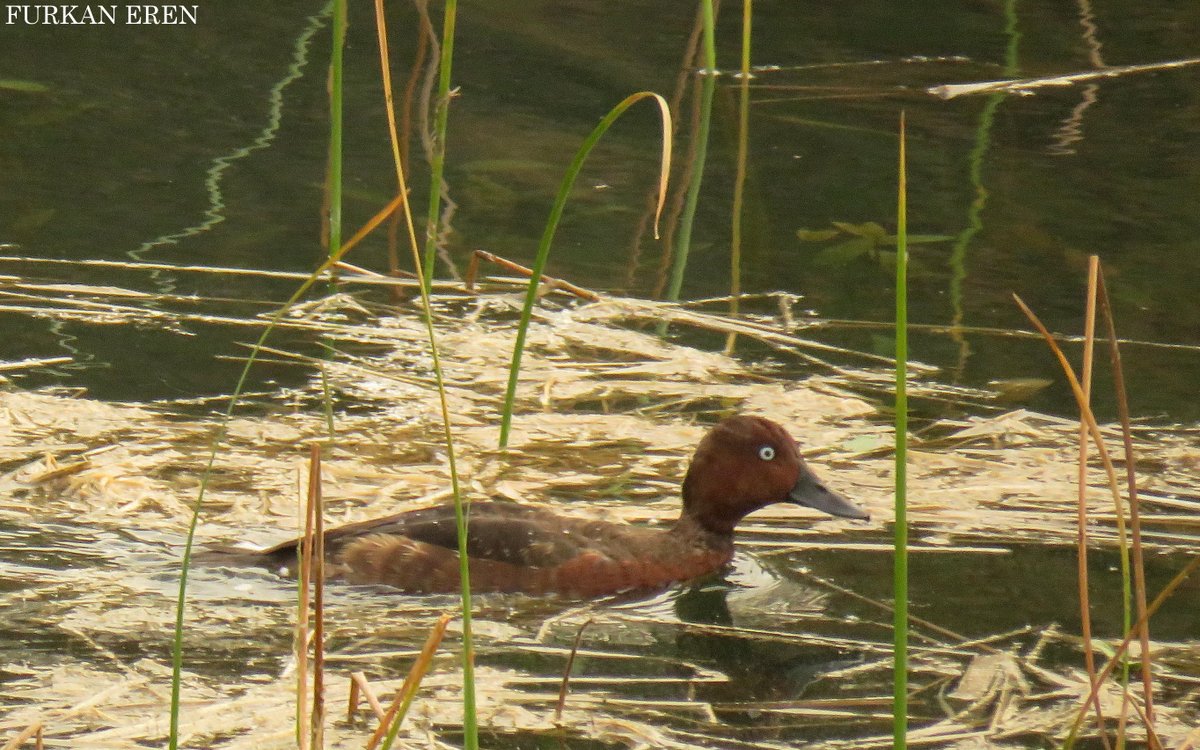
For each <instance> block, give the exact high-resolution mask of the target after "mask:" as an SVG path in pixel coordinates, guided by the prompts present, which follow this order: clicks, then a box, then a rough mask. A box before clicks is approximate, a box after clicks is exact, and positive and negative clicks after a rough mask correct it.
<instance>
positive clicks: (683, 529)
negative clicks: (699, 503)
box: [669, 512, 733, 552]
mask: <svg viewBox="0 0 1200 750" xmlns="http://www.w3.org/2000/svg"><path fill="white" fill-rule="evenodd" d="M669 533H670V534H671V535H672V536H674V537H675V538H676V539H679V540H680V541H683V542H686V543H688V544H690V545H695V546H699V547H704V548H705V549H711V550H722V551H725V550H728V551H729V552H732V551H733V531H732V530H729V531H713V530H711V529H709V528H707V527H705V526H704V524H702V523H700V520H699V519H697V518H696V517H695V516H693V515H692V514H690V513H686V512H685V513H683V514H682V515H681V516H679V520H678V521H676V522H675V525H674V526H672V527H671V530H670V532H669Z"/></svg>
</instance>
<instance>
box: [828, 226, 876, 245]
mask: <svg viewBox="0 0 1200 750" xmlns="http://www.w3.org/2000/svg"><path fill="white" fill-rule="evenodd" d="M833 225H834V226H835V227H837V228H838V229H840V230H842V231H843V232H845V233H846V234H853V235H855V236H856V237H865V238H867V239H869V240H871V241H872V242H874V243H875V244H879V243H880V242H882V241H883V240H884V239H886V238H887V236H888V233H887V230H886V229H884V228H883V227H881V226H879V225H878V224H876V223H875V222H873V221H868V222H864V223H862V224H849V223H847V222H844V221H835V222H833Z"/></svg>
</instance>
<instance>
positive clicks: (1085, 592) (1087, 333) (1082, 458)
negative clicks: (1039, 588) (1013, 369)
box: [1075, 255, 1125, 750]
mask: <svg viewBox="0 0 1200 750" xmlns="http://www.w3.org/2000/svg"><path fill="white" fill-rule="evenodd" d="M1098 272H1099V263H1098V260H1097V257H1096V256H1095V255H1093V256H1091V257H1090V258H1089V259H1088V285H1087V302H1086V305H1085V308H1086V309H1085V312H1084V318H1083V373H1082V375H1081V378H1080V379H1081V381H1082V382H1081V384H1080V385H1081V387H1082V390H1083V400H1084V401H1085V402H1087V403H1089V404H1090V403H1091V398H1092V369H1093V365H1094V363H1095V358H1094V354H1095V344H1096V286H1097V276H1098ZM1087 446H1088V428H1087V423H1086V422H1085V421H1084V419H1083V418H1082V417H1081V418H1080V420H1079V463H1078V467H1077V473H1076V502H1077V504H1078V519H1079V522H1078V528H1077V533H1078V541H1077V544H1076V555H1075V559H1076V561H1077V566H1078V567H1077V570H1076V577H1077V580H1078V583H1079V629H1080V637H1081V638H1082V639H1083V663H1084V666H1085V668H1086V669H1087V675H1088V684H1089V685H1095V684H1096V657H1095V654H1094V653H1093V651H1092V603H1091V596H1090V593H1091V592H1090V591H1089V586H1088V547H1087V545H1088V510H1087V488H1088V484H1087V452H1088V451H1087ZM1092 707H1093V709H1094V710H1095V712H1096V725H1097V726H1098V727H1099V733H1100V740H1101V741H1102V742H1103V743H1104V748H1105V750H1112V745H1111V744H1110V743H1109V741H1108V733H1107V732H1106V731H1105V729H1104V711H1103V709H1102V708H1101V706H1100V696H1099V694H1097V695H1096V700H1095V701H1093V706H1092ZM1124 716H1125V713H1124V711H1122V712H1121V721H1122V725H1123V724H1124Z"/></svg>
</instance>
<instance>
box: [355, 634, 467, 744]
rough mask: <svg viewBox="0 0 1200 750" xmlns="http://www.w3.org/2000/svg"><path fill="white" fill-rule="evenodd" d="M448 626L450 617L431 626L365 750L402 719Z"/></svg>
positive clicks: (376, 742) (377, 741)
mask: <svg viewBox="0 0 1200 750" xmlns="http://www.w3.org/2000/svg"><path fill="white" fill-rule="evenodd" d="M448 624H450V615H442V616H441V617H439V618H438V621H437V622H435V623H434V624H433V628H432V629H431V630H430V631H429V637H428V638H426V639H425V645H424V646H422V647H421V653H420V654H418V655H417V659H416V661H414V662H413V665H412V668H411V669H409V670H408V676H407V677H405V678H404V684H403V685H401V686H400V688H399V689H398V690H397V691H396V697H395V698H393V699H392V705H390V706H388V710H387V713H386V714H385V715H384V716H383V718H382V719H381V720H380V722H379V726H378V727H376V729H375V733H374V734H372V735H371V739H370V740H369V741H368V742H367V750H374V749H375V746H376V745H378V744H379V741H380V740H382V739H383V737H384V735H386V734H387V733H388V730H389V729H390V728H391V725H392V722H393V721H400V720H401V719H403V718H404V716H403V714H400V711H401V709H404V711H405V712H406V713H407V711H408V705H409V704H410V703H411V702H412V699H413V696H415V695H416V694H417V688H419V687H420V686H421V680H422V679H424V677H425V673H426V672H428V671H429V664H430V662H432V661H433V655H434V653H435V652H437V649H438V646H440V645H441V644H442V638H443V637H445V635H446V626H447V625H448ZM397 714H400V716H399V718H397Z"/></svg>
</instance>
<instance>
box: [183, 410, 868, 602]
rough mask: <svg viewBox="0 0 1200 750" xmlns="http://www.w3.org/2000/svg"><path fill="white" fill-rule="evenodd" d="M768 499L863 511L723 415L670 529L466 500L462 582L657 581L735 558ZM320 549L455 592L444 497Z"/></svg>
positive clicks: (396, 581)
mask: <svg viewBox="0 0 1200 750" xmlns="http://www.w3.org/2000/svg"><path fill="white" fill-rule="evenodd" d="M774 503H794V504H797V505H804V506H807V507H809V508H815V509H817V510H820V511H823V512H825V513H828V514H830V515H834V516H841V517H845V518H854V519H859V520H863V521H866V520H869V518H870V516H869V515H868V514H867V512H866V511H865V510H863V509H862V508H861V507H859V506H858V505H856V504H854V503H853V502H851V501H850V500H848V499H846V498H845V497H843V496H842V495H840V494H839V493H837V492H835V491H833V490H831V489H829V488H828V487H826V486H825V484H824V483H823V482H822V481H821V480H820V479H818V478H817V476H816V475H815V474H814V473H813V472H812V470H811V469H809V468H808V465H807V464H806V463H805V462H804V459H803V458H801V456H800V450H799V447H798V446H797V444H796V441H795V440H794V439H792V437H791V435H789V434H788V433H787V431H786V430H784V428H783V427H781V426H779V425H778V424H776V423H775V422H772V421H771V420H769V419H764V418H762V417H750V416H736V417H730V418H728V419H726V420H724V421H722V422H721V423H720V424H718V425H716V426H715V427H713V428H712V429H711V430H710V431H709V432H708V434H706V435H705V436H704V438H703V439H702V440H701V441H700V445H699V446H698V447H697V448H696V453H695V455H694V456H693V457H692V463H691V465H690V466H689V467H688V471H687V476H686V477H684V480H683V512H682V513H681V514H680V516H679V520H678V521H676V522H675V524H674V525H673V526H671V527H669V528H665V529H649V528H642V527H638V526H630V525H628V524H624V523H613V522H611V521H596V520H587V519H583V518H572V517H569V516H561V515H558V514H556V513H554V512H552V511H550V510H548V509H546V508H541V507H527V506H523V505H516V504H513V503H507V502H475V503H471V505H470V516H469V517H470V526H469V533H468V539H467V554H468V555H469V556H470V567H471V589H472V590H473V591H477V592H524V593H528V594H559V595H563V596H568V597H578V598H589V597H594V596H601V595H605V594H613V593H617V592H622V591H639V590H654V589H661V588H664V587H666V586H668V585H670V584H672V583H675V582H677V581H686V580H689V579H692V578H696V577H699V576H703V575H706V574H708V573H712V572H713V571H716V570H718V569H720V568H721V567H722V566H724V565H726V564H727V563H728V562H729V561H730V559H731V558H732V557H733V530H734V527H736V526H737V525H738V523H739V522H740V521H741V520H742V518H744V517H745V516H746V515H747V514H749V513H752V512H754V511H756V510H758V509H759V508H762V507H765V506H767V505H771V504H774ZM299 542H300V540H298V539H292V540H289V541H287V542H283V543H281V544H277V545H275V546H273V547H269V548H267V549H264V550H261V551H246V550H231V549H228V548H226V549H223V550H220V551H214V552H210V553H208V554H205V555H204V557H205V558H207V559H209V560H210V561H216V562H219V561H221V560H224V561H227V562H238V563H251V564H257V565H262V566H267V567H273V568H275V567H282V568H288V569H294V567H295V562H296V552H297V547H298V545H299ZM226 553H232V554H226ZM325 556H326V563H325V565H326V570H327V571H328V575H329V577H331V578H336V579H341V580H345V581H348V582H351V583H361V584H385V585H388V586H393V587H395V588H397V589H400V590H402V591H405V592H410V593H421V594H425V593H437V592H453V591H457V590H458V585H459V572H458V542H457V536H456V533H455V523H454V507H453V506H452V505H439V506H435V507H431V508H422V509H419V510H411V511H406V512H404V513H398V514H396V515H393V516H387V517H384V518H375V519H371V520H368V521H360V522H358V523H351V524H347V525H345V526H340V527H337V528H334V529H331V530H329V531H327V532H326V533H325Z"/></svg>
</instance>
